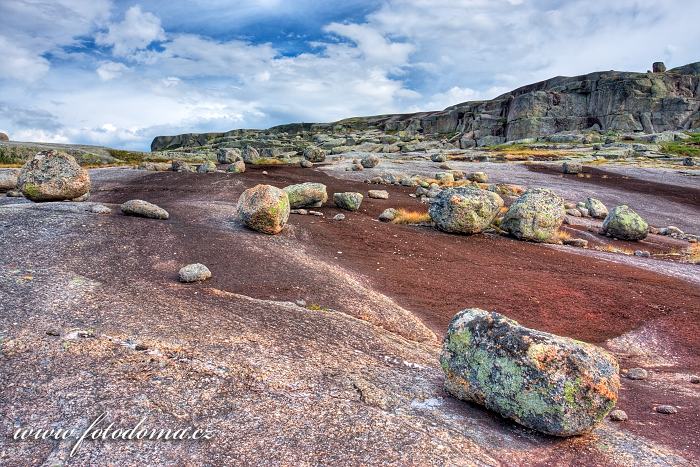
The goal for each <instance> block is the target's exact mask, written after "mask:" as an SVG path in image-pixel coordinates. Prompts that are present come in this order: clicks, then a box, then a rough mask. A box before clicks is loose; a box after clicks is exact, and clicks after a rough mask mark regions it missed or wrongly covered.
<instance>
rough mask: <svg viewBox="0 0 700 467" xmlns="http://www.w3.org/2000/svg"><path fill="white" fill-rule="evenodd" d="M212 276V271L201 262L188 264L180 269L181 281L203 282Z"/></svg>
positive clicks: (179, 276)
mask: <svg viewBox="0 0 700 467" xmlns="http://www.w3.org/2000/svg"><path fill="white" fill-rule="evenodd" d="M210 277H211V271H210V270H209V268H208V267H206V266H205V265H203V264H201V263H194V264H188V265H187V266H185V267H183V268H181V269H180V271H179V272H178V278H179V279H180V282H186V283H188V282H201V281H205V280H207V279H209V278H210Z"/></svg>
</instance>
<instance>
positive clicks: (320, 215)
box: [309, 210, 323, 217]
mask: <svg viewBox="0 0 700 467" xmlns="http://www.w3.org/2000/svg"><path fill="white" fill-rule="evenodd" d="M309 215H312V216H319V217H322V216H323V213H322V212H320V211H311V210H309Z"/></svg>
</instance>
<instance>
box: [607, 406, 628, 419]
mask: <svg viewBox="0 0 700 467" xmlns="http://www.w3.org/2000/svg"><path fill="white" fill-rule="evenodd" d="M627 418H628V417H627V412H625V411H624V410H620V409H616V410H613V411H612V412H610V420H612V421H614V422H625V421H627Z"/></svg>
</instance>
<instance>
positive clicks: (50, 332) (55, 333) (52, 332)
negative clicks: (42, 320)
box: [46, 329, 61, 337]
mask: <svg viewBox="0 0 700 467" xmlns="http://www.w3.org/2000/svg"><path fill="white" fill-rule="evenodd" d="M46 335H47V336H52V337H58V336H60V335H61V332H60V331H58V330H56V329H49V330H48V331H46Z"/></svg>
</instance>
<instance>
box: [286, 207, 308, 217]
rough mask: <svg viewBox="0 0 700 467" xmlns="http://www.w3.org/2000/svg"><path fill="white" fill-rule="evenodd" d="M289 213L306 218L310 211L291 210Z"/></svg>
mask: <svg viewBox="0 0 700 467" xmlns="http://www.w3.org/2000/svg"><path fill="white" fill-rule="evenodd" d="M289 213H290V214H299V215H301V216H306V215H307V214H308V213H309V211H307V210H306V209H291V210H290V211H289Z"/></svg>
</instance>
